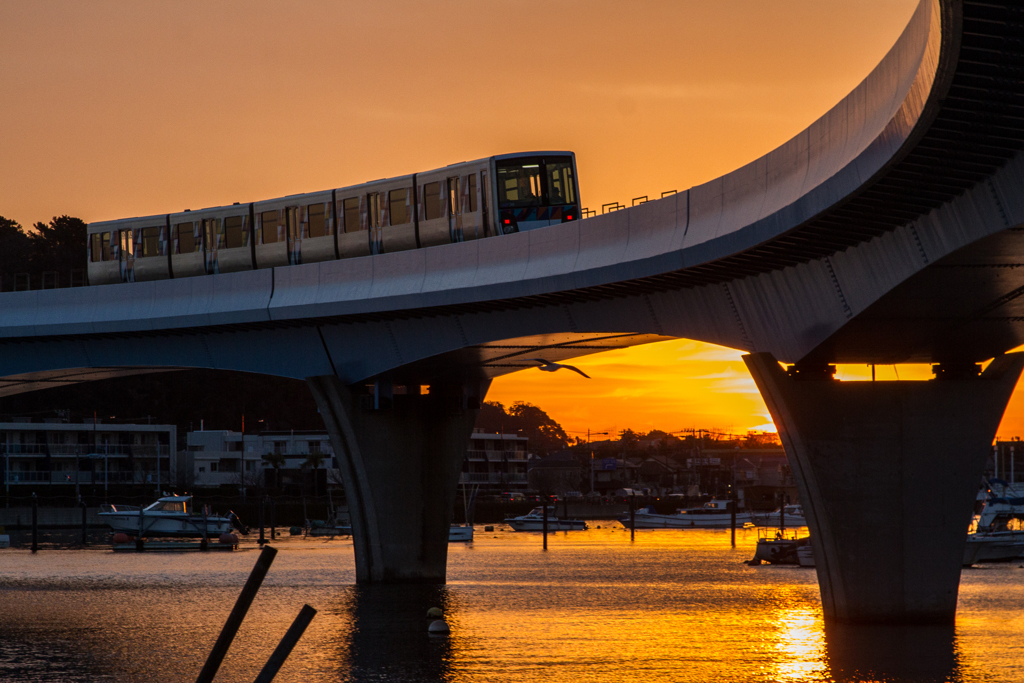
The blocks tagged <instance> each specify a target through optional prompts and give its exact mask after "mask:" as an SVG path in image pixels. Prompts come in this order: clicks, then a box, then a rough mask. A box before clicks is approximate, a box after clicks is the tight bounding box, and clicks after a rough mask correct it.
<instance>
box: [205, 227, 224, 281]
mask: <svg viewBox="0 0 1024 683" xmlns="http://www.w3.org/2000/svg"><path fill="white" fill-rule="evenodd" d="M220 241H221V231H220V219H218V218H204V219H203V250H204V256H205V261H206V274H207V275H214V274H216V273H219V272H220V267H219V265H220V264H218V263H217V248H218V247H219V246H220Z"/></svg>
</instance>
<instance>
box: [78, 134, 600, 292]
mask: <svg viewBox="0 0 1024 683" xmlns="http://www.w3.org/2000/svg"><path fill="white" fill-rule="evenodd" d="M579 197H580V193H579V184H578V181H577V173H576V155H575V154H573V153H572V152H564V151H563V152H519V153H515V154H502V155H497V156H491V157H486V158H484V159H478V160H476V161H467V162H461V163H458V164H452V165H450V166H445V167H444V168H439V169H434V170H432V171H427V172H425V173H413V174H411V175H404V176H400V177H396V178H386V179H383V180H375V181H373V182H369V183H363V184H362V185H353V186H350V187H344V188H340V189H335V190H323V191H320V192H310V193H306V194H297V195H289V196H287V197H281V198H278V199H267V200H264V201H258V202H251V203H248V204H241V203H238V202H236V203H234V204H232V205H230V206H218V207H213V208H207V209H198V210H195V211H192V210H190V209H186V210H185V211H180V212H178V213H170V214H161V215H156V216H144V217H141V218H124V219H120V220H113V221H99V222H95V223H90V224H89V229H88V245H87V249H88V252H89V253H88V263H89V284H90V285H103V284H115V283H123V282H144V281H149V280H165V279H170V278H183V277H198V276H201V275H216V274H219V273H231V272H237V271H243V270H254V269H257V268H276V267H279V266H290V265H299V264H302V263H316V262H320V261H329V260H335V259H346V258H355V257H358V256H372V255H375V254H385V253H389V252H396V251H403V250H406V249H420V248H426V247H433V246H439V245H443V244H451V243H455V242H465V241H468V240H475V239H483V238H486V237H496V236H500V235H507V234H510V233H515V232H520V231H526V230H533V229H536V228H541V227H544V226H548V225H553V224H556V223H565V222H568V221H574V220H579V219H580V199H579Z"/></svg>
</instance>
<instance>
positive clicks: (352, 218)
mask: <svg viewBox="0 0 1024 683" xmlns="http://www.w3.org/2000/svg"><path fill="white" fill-rule="evenodd" d="M344 208H345V217H344V219H343V220H344V221H345V232H359V230H360V229H361V228H362V227H363V226H361V225H360V224H359V197H350V198H348V199H346V200H345V203H344Z"/></svg>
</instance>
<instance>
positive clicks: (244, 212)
mask: <svg viewBox="0 0 1024 683" xmlns="http://www.w3.org/2000/svg"><path fill="white" fill-rule="evenodd" d="M168 223H169V225H170V226H171V230H172V232H173V234H174V249H173V250H172V253H171V271H172V272H173V274H174V275H173V276H174V277H191V276H195V275H215V274H217V273H233V272H237V271H240V270H252V269H253V257H252V239H251V238H252V228H251V226H252V207H251V205H249V204H232V205H230V206H217V207H213V208H209V209H200V210H198V211H181V212H179V213H172V214H171V215H170V216H168Z"/></svg>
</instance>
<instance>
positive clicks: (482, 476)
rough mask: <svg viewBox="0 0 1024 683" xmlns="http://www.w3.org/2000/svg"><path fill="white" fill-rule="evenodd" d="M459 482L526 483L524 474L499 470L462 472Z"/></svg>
mask: <svg viewBox="0 0 1024 683" xmlns="http://www.w3.org/2000/svg"><path fill="white" fill-rule="evenodd" d="M459 483H460V484H502V483H504V484H523V485H525V484H526V475H525V474H501V473H500V472H463V473H462V474H460V475H459Z"/></svg>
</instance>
